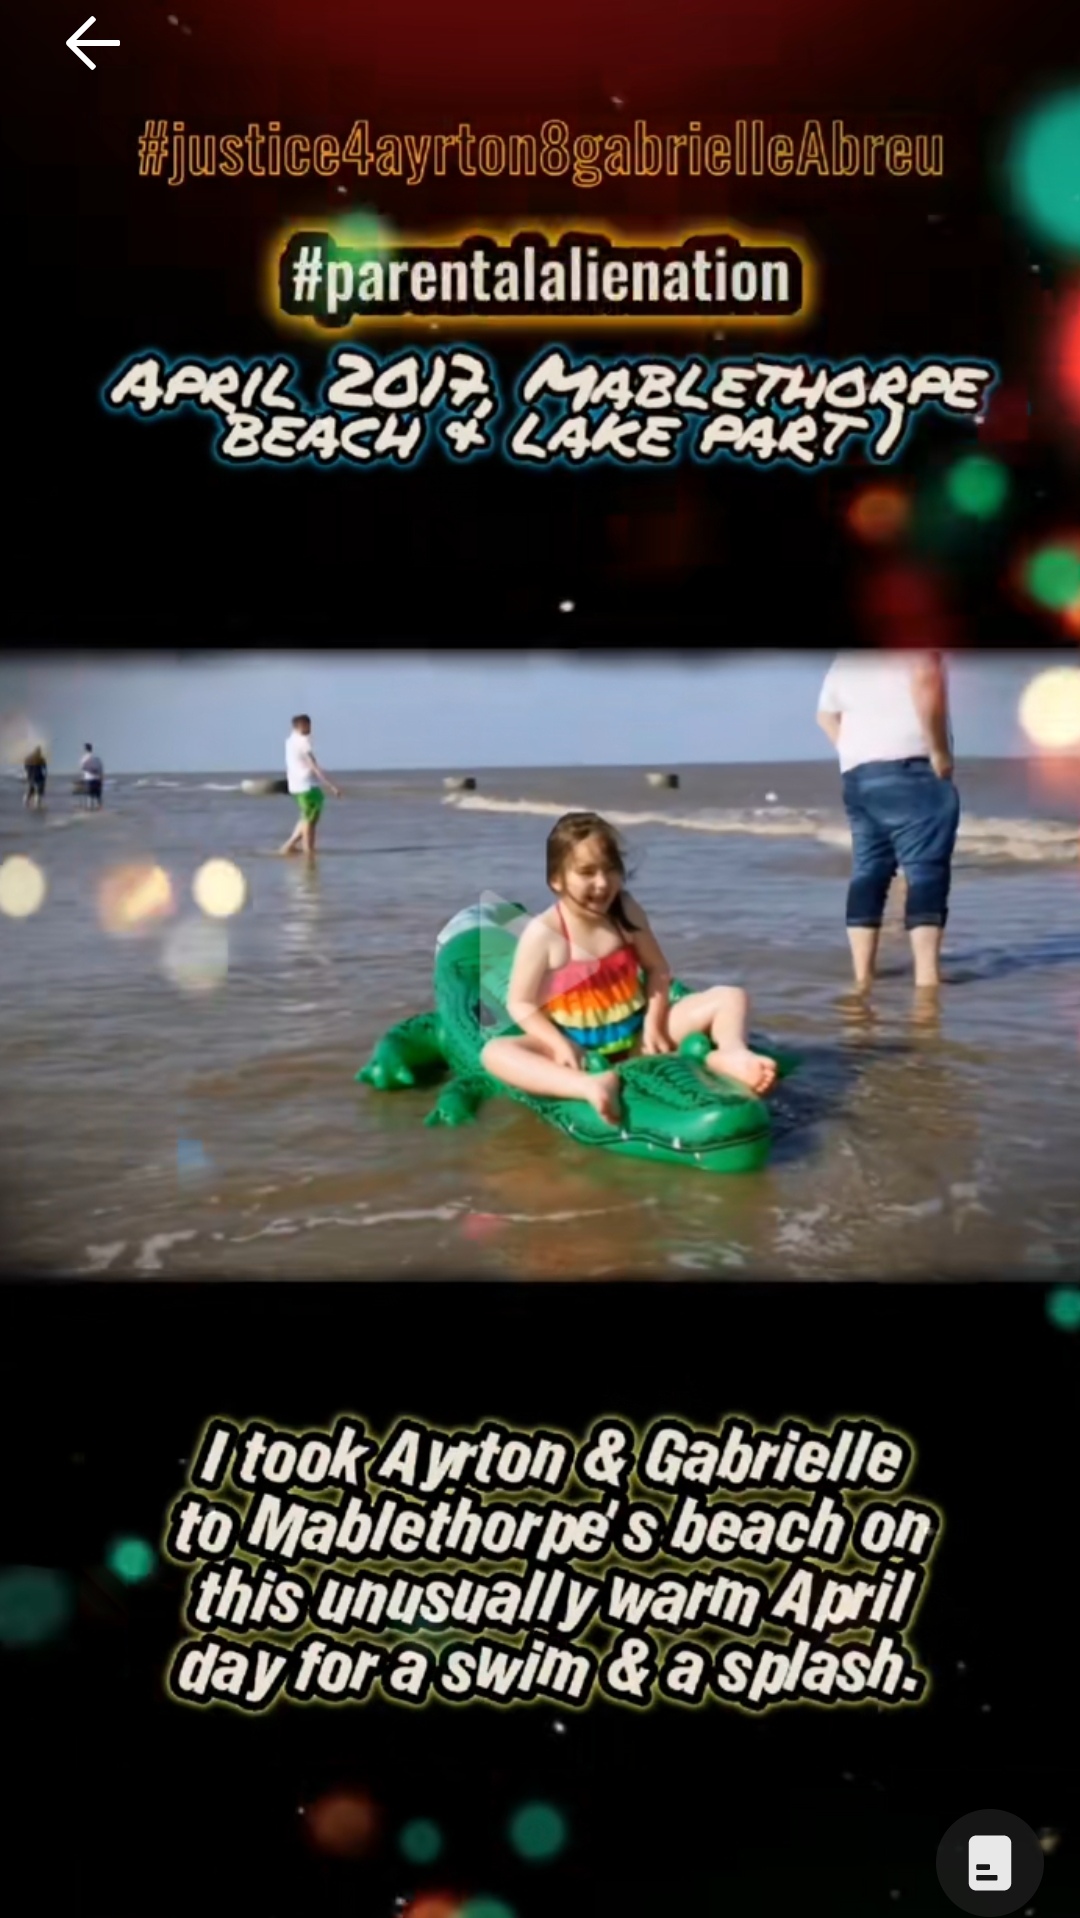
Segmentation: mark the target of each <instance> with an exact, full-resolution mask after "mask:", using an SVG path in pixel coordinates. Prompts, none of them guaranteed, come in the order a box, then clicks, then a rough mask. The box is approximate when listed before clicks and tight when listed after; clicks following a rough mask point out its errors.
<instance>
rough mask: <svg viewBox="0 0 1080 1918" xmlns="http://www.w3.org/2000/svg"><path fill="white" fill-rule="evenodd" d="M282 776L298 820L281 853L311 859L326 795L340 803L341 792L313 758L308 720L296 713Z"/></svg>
mask: <svg viewBox="0 0 1080 1918" xmlns="http://www.w3.org/2000/svg"><path fill="white" fill-rule="evenodd" d="M285 773H286V777H287V779H288V783H289V791H290V792H291V793H292V795H293V798H294V799H295V800H296V804H297V807H298V809H299V813H300V818H299V820H298V822H297V824H296V826H295V827H294V828H293V831H292V833H291V834H290V836H289V838H288V839H287V840H286V841H285V844H284V845H283V846H282V848H281V851H282V853H291V852H299V851H303V852H305V853H306V854H307V855H308V857H309V858H310V857H311V855H312V854H313V853H314V851H315V834H316V831H317V830H318V825H319V815H320V813H321V812H322V809H323V801H324V798H325V795H326V793H327V792H332V793H333V795H334V798H335V799H340V798H341V791H340V788H339V787H337V786H335V785H334V782H333V780H332V779H331V778H330V777H329V775H328V774H326V773H324V772H323V769H322V767H321V766H320V765H319V762H318V760H317V759H316V757H315V749H314V747H313V746H312V743H311V720H310V719H309V717H308V715H307V713H297V715H296V717H295V719H294V720H293V723H292V732H291V733H290V734H289V737H288V739H287V740H286V741H285Z"/></svg>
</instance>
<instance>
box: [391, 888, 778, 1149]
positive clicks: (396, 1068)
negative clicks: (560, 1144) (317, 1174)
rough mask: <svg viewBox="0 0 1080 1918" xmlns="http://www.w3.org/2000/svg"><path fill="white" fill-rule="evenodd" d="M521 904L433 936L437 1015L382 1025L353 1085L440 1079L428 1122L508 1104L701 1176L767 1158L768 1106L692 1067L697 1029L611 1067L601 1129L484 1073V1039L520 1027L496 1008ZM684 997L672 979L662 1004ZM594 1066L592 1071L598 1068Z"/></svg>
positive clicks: (584, 1108) (450, 1121) (459, 1120)
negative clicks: (385, 1028) (668, 1046)
mask: <svg viewBox="0 0 1080 1918" xmlns="http://www.w3.org/2000/svg"><path fill="white" fill-rule="evenodd" d="M527 917H528V915H527V912H526V909H525V907H524V906H518V905H510V904H506V903H503V902H499V903H498V904H497V905H495V906H485V907H481V908H479V909H477V908H469V909H467V910H466V911H465V912H461V913H459V914H458V915H457V916H456V918H454V919H452V920H451V921H450V924H449V925H448V926H447V927H446V928H445V929H444V931H443V932H442V933H441V934H440V936H439V944H438V947H437V950H436V956H435V1010H434V1011H433V1012H420V1013H416V1014H415V1015H414V1016H413V1017H412V1018H410V1019H403V1020H402V1021H401V1023H400V1024H399V1025H396V1026H391V1028H390V1030H389V1032H387V1033H385V1034H384V1036H383V1037H382V1038H381V1039H380V1040H379V1042H378V1044H377V1046H376V1047H375V1050H374V1052H373V1053H372V1055H371V1057H370V1059H369V1060H368V1062H367V1064H366V1065H365V1066H363V1067H362V1068H361V1070H360V1071H359V1072H358V1073H357V1075H356V1078H357V1081H358V1082H361V1083H363V1084H364V1085H367V1086H372V1087H374V1088H375V1089H376V1090H377V1091H379V1092H393V1091H395V1090H397V1089H399V1088H401V1087H405V1086H426V1085H434V1084H436V1083H438V1082H439V1081H440V1080H445V1081H447V1083H446V1084H445V1085H444V1086H443V1089H442V1091H441V1093H440V1095H439V1099H438V1102H437V1104H436V1105H435V1107H434V1110H433V1111H432V1112H430V1113H429V1114H428V1117H427V1119H426V1121H425V1123H426V1124H427V1125H449V1126H457V1125H465V1124H468V1122H469V1121H470V1120H472V1119H473V1118H475V1116H476V1113H477V1110H478V1108H479V1106H480V1105H481V1104H482V1103H483V1101H484V1100H485V1099H489V1098H493V1097H496V1096H499V1097H502V1098H505V1099H516V1100H517V1101H518V1103H519V1104H520V1105H526V1106H528V1107H529V1108H530V1109H531V1110H532V1111H533V1112H535V1113H536V1114H537V1116H538V1117H539V1118H541V1119H546V1120H547V1122H548V1124H549V1125H553V1126H557V1127H558V1129H559V1131H560V1132H564V1133H565V1134H566V1135H567V1137H568V1138H571V1139H576V1140H577V1141H578V1142H579V1144H581V1145H595V1146H601V1147H602V1148H603V1149H604V1150H605V1151H606V1152H614V1153H621V1154H624V1155H625V1156H627V1157H629V1158H636V1159H655V1160H660V1161H662V1162H664V1163H665V1164H668V1165H682V1166H696V1167H698V1168H699V1169H700V1170H701V1171H704V1172H754V1171H756V1170H757V1169H758V1168H759V1167H760V1166H762V1165H764V1164H765V1161H766V1159H767V1158H768V1155H769V1146H770V1139H771V1125H770V1117H769V1110H768V1106H767V1105H766V1103H765V1101H764V1100H763V1099H759V1098H758V1097H757V1096H756V1094H755V1093H753V1092H750V1091H749V1090H748V1088H747V1087H746V1086H743V1085H740V1084H738V1083H737V1082H736V1081H735V1080H732V1079H721V1078H719V1077H718V1076H717V1075H716V1074H715V1073H713V1072H710V1071H708V1069H707V1068H706V1067H705V1066H703V1065H702V1064H701V1063H700V1061H701V1059H702V1058H703V1057H704V1056H705V1054H706V1053H708V1052H709V1051H710V1050H711V1045H710V1041H709V1039H708V1037H707V1036H706V1035H705V1034H695V1036H694V1037H693V1038H690V1039H687V1040H684V1042H683V1044H682V1046H681V1047H680V1049H679V1051H678V1053H669V1054H666V1055H660V1056H654V1057H650V1058H632V1059H629V1060H627V1061H626V1062H625V1063H624V1064H622V1065H620V1066H619V1067H618V1073H619V1078H620V1081H621V1089H622V1098H621V1105H622V1114H621V1118H620V1121H619V1123H618V1124H617V1125H609V1124H608V1123H607V1121H606V1120H605V1119H602V1118H601V1117H600V1115H599V1113H597V1112H595V1111H594V1110H593V1108H592V1106H590V1105H588V1104H586V1102H585V1101H584V1100H577V1099H538V1098H535V1097H533V1095H532V1094H531V1093H527V1092H517V1091H515V1090H513V1089H512V1088H511V1087H510V1086H506V1085H503V1084H502V1082H501V1081H500V1080H498V1079H493V1078H492V1077H491V1076H490V1074H489V1073H486V1072H485V1071H484V1070H483V1067H482V1066H481V1064H480V1055H481V1053H482V1051H483V1049H484V1047H485V1045H486V1044H487V1043H488V1040H489V1039H494V1038H501V1037H506V1036H507V1035H510V1034H513V1033H516V1032H518V1031H519V1028H518V1027H517V1026H515V1025H514V1024H513V1022H512V1021H511V1020H510V1018H509V1017H508V1014H507V1011H506V995H507V991H508V988H509V981H510V970H511V967H512V965H513V960H514V951H515V948H516V945H517V938H516V935H515V933H514V932H513V931H512V930H511V925H512V922H514V921H515V920H516V921H521V920H523V919H525V918H527ZM689 990H690V988H689V987H688V986H684V985H681V984H679V983H678V982H676V983H675V984H673V986H672V989H671V996H672V999H673V1000H674V999H681V998H683V997H685V995H686V993H687V992H688V991H689ZM753 1045H754V1048H755V1050H756V1051H758V1052H761V1053H765V1054H767V1056H768V1057H769V1058H770V1059H773V1060H775V1062H776V1066H777V1074H778V1077H779V1078H785V1077H786V1076H787V1074H788V1073H789V1072H792V1071H793V1070H794V1069H795V1067H796V1066H797V1064H798V1060H797V1059H796V1058H795V1057H794V1055H793V1054H791V1053H786V1052H781V1051H779V1050H777V1048H776V1047H774V1046H771V1045H769V1044H768V1043H767V1042H763V1041H762V1040H761V1039H759V1038H754V1040H753ZM597 1069H599V1068H597Z"/></svg>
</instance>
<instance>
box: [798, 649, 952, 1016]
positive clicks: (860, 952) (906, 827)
mask: <svg viewBox="0 0 1080 1918" xmlns="http://www.w3.org/2000/svg"><path fill="white" fill-rule="evenodd" d="M818 724H819V725H820V726H821V728H822V730H823V731H824V732H825V733H827V734H828V737H829V738H830V739H831V741H832V743H833V745H834V746H835V747H836V749H837V752H838V754H839V759H840V775H841V781H842V785H843V795H844V807H845V810H846V812H847V816H848V820H849V822H850V824H851V839H852V872H851V883H850V885H849V887H848V895H847V931H848V941H849V943H850V946H851V958H852V965H853V967H854V971H855V983H856V985H857V986H858V987H859V989H860V990H865V989H866V988H867V987H869V986H870V985H871V983H872V982H873V978H874V972H875V968H876V964H877V951H878V941H879V939H880V936H881V922H882V919H883V917H884V913H885V901H886V898H887V896H888V892H889V887H890V886H891V884H892V882H893V880H894V878H895V877H896V874H897V873H898V872H900V873H902V874H903V876H904V879H905V880H906V882H907V898H906V901H905V907H904V925H905V927H906V928H907V931H908V934H909V936H910V939H911V949H912V954H913V957H914V961H915V984H916V986H919V987H926V986H937V985H940V983H941V971H940V961H941V942H942V938H943V935H944V931H945V925H946V921H947V919H948V916H949V888H950V884H951V880H952V857H953V849H954V847H955V845H956V833H957V827H958V825H959V822H960V796H959V794H958V792H957V790H956V787H955V785H954V784H953V751H952V728H951V725H950V720H949V688H948V680H947V676H946V671H945V663H944V660H943V658H942V655H941V654H940V653H937V652H910V653H842V654H840V655H839V657H838V658H837V659H836V660H834V662H833V664H832V666H831V667H830V669H829V672H828V674H827V675H826V678H825V684H824V685H823V687H822V689H821V696H820V698H819V700H818Z"/></svg>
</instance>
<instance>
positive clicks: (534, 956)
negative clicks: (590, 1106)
mask: <svg viewBox="0 0 1080 1918" xmlns="http://www.w3.org/2000/svg"><path fill="white" fill-rule="evenodd" d="M550 961H551V932H550V931H549V929H548V927H547V926H545V924H544V922H543V920H542V919H534V920H532V922H531V923H530V924H529V925H527V926H526V928H525V930H524V932H523V933H522V935H521V938H520V939H519V941H518V949H517V952H516V953H515V955H514V964H513V967H512V969H511V972H510V985H509V988H508V990H507V994H506V1010H507V1012H508V1013H509V1014H510V1017H511V1019H512V1020H513V1021H514V1024H515V1025H516V1026H520V1027H521V1030H522V1032H524V1033H527V1034H528V1036H529V1038H530V1039H536V1040H537V1041H538V1042H539V1043H540V1045H542V1046H543V1048H544V1051H545V1052H546V1053H547V1054H548V1055H549V1056H550V1057H551V1058H552V1059H555V1060H556V1061H557V1062H558V1063H559V1064H560V1065H580V1064H581V1062H582V1061H581V1055H580V1053H579V1052H578V1049H577V1047H576V1046H575V1045H574V1044H573V1042H572V1041H571V1040H569V1039H568V1038H567V1037H566V1034H565V1033H564V1032H560V1031H559V1028H558V1026H557V1025H556V1024H555V1022H554V1020H552V1019H549V1018H548V1016H547V1014H546V1012H543V1011H541V1008H540V994H541V991H542V989H543V984H544V979H545V977H546V976H547V973H548V971H549V970H550Z"/></svg>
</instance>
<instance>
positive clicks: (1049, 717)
mask: <svg viewBox="0 0 1080 1918" xmlns="http://www.w3.org/2000/svg"><path fill="white" fill-rule="evenodd" d="M1020 724H1021V726H1022V727H1023V729H1024V731H1025V733H1026V734H1027V736H1028V738H1029V739H1030V741H1031V743H1032V745H1033V746H1042V747H1044V748H1045V749H1046V750H1047V751H1049V752H1056V751H1062V750H1065V749H1067V748H1068V747H1070V746H1080V666H1051V667H1049V668H1048V669H1047V671H1046V672H1044V673H1037V674H1036V676H1035V678H1034V679H1033V680H1031V681H1030V682H1029V684H1028V685H1027V686H1026V687H1025V688H1024V692H1023V695H1022V697H1021V700H1020Z"/></svg>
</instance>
